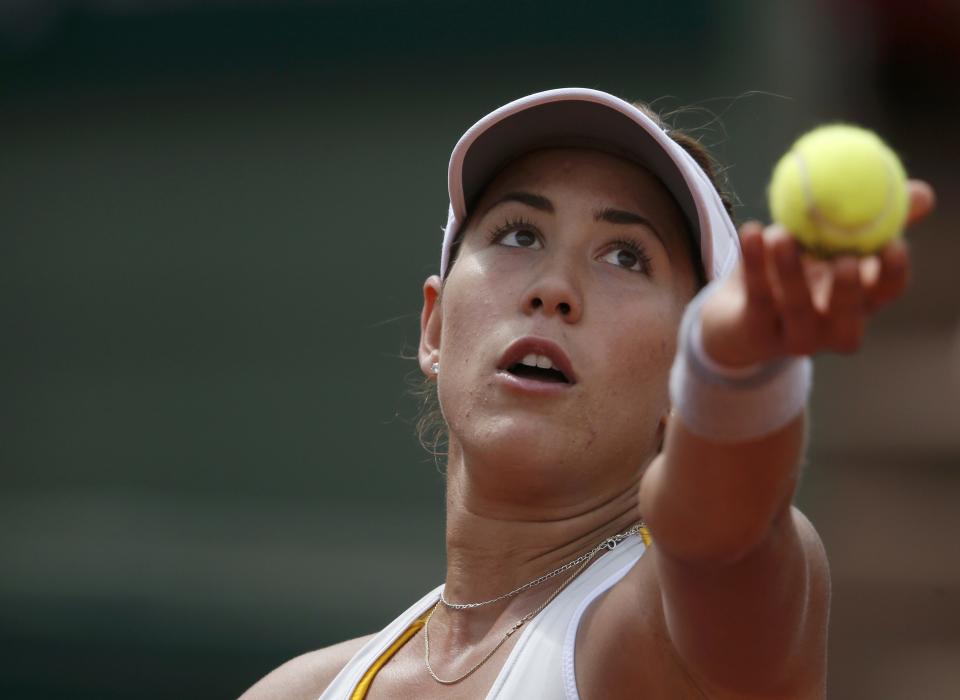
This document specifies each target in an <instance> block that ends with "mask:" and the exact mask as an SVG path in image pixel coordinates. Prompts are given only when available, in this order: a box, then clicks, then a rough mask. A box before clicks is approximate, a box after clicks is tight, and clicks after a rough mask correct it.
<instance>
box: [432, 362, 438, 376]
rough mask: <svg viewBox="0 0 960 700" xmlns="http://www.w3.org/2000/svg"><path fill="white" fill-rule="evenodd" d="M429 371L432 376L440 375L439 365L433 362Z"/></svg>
mask: <svg viewBox="0 0 960 700" xmlns="http://www.w3.org/2000/svg"><path fill="white" fill-rule="evenodd" d="M430 371H431V372H433V373H434V374H440V363H439V362H434V363H433V364H432V365H430Z"/></svg>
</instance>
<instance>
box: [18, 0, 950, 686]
mask: <svg viewBox="0 0 960 700" xmlns="http://www.w3.org/2000/svg"><path fill="white" fill-rule="evenodd" d="M958 7H960V6H958V3H956V2H953V1H952V0H914V1H913V2H910V3H902V2H897V1H896V0H888V1H886V2H881V1H879V0H876V1H870V0H845V1H834V2H829V1H827V0H813V1H806V2H804V1H802V0H798V1H796V2H783V1H778V0H771V1H769V2H764V1H761V0H757V1H756V2H748V1H747V0H726V1H724V2H719V1H718V2H706V1H705V0H699V1H698V0H686V1H676V2H665V1H664V2H660V1H651V2H643V3H638V2H599V1H598V2H593V3H589V4H588V3H584V2H574V1H567V0H554V1H553V2H542V3H537V2H530V1H523V0H512V2H511V1H507V0H488V1H487V2H484V3H474V2H469V3H468V2H460V1H457V0H447V1H446V2H440V1H439V0H425V1H422V2H399V1H396V0H317V1H315V2H294V1H292V0H274V1H272V2H268V1H267V0H260V1H257V0H248V1H246V2H228V1H227V0H179V1H174V0H166V1H163V0H0V285H2V294H0V322H2V336H0V378H2V379H0V387H2V394H0V396H2V398H0V410H2V416H0V418H2V439H0V470H2V471H0V696H2V697H3V698H67V697H69V698H73V699H81V698H104V699H108V698H126V697H137V698H144V699H149V698H169V697H179V698H214V697H222V698H229V697H234V696H236V695H238V694H239V693H240V692H242V691H243V690H244V689H245V688H246V687H247V686H249V685H250V684H251V683H253V682H254V681H255V680H256V679H257V678H259V677H260V676H262V675H263V674H264V673H266V672H267V671H268V670H270V669H271V668H273V667H274V666H276V665H277V664H279V663H280V662H282V661H283V660H285V659H288V658H290V657H291V656H293V655H296V654H298V653H301V652H304V651H307V650H310V649H314V648H317V647H321V646H324V645H327V644H330V643H332V642H335V641H339V640H342V639H345V638H347V637H353V636H357V635H360V634H365V633H368V632H371V631H374V630H376V629H378V628H379V627H380V626H382V625H383V624H384V623H385V622H387V621H388V620H389V619H392V617H393V616H395V615H396V614H397V613H398V612H399V611H400V610H402V609H403V608H405V607H406V606H407V605H408V604H409V603H410V602H411V601H412V600H414V599H415V598H417V597H419V595H421V594H422V593H423V592H424V591H426V590H427V589H428V588H429V587H432V586H433V585H435V584H436V583H438V582H439V581H440V579H441V577H442V572H443V536H442V523H443V508H442V493H443V480H442V476H441V475H440V473H439V472H438V469H437V467H436V465H435V464H434V462H433V460H432V458H431V457H430V456H429V455H427V454H426V453H425V452H424V451H423V450H422V449H421V448H420V447H419V445H418V444H417V442H416V439H415V438H414V435H413V426H412V422H413V418H414V416H415V414H416V402H415V401H414V400H413V399H411V398H409V396H408V395H407V394H406V392H407V389H408V375H409V374H410V373H411V372H414V370H415V365H414V363H413V362H412V361H411V360H410V359H408V358H409V356H410V355H411V353H412V352H413V350H414V348H415V346H416V341H417V327H418V326H417V313H418V311H419V304H420V284H421V282H422V280H423V278H424V277H426V276H427V275H428V274H430V273H432V272H433V271H435V269H436V267H437V265H438V257H439V243H440V233H441V231H440V226H441V225H442V224H443V223H444V221H445V211H446V204H447V197H446V183H445V170H446V163H447V158H448V156H449V152H450V149H451V148H452V146H453V144H454V143H455V141H456V140H457V138H458V137H459V136H460V134H461V133H462V131H463V130H464V129H465V128H466V127H467V126H469V125H470V124H472V123H473V122H474V121H475V120H476V119H477V118H479V117H480V116H482V115H483V114H485V113H486V112H487V111H489V110H490V109H492V108H494V107H496V106H498V105H500V104H502V103H503V102H505V101H507V100H509V99H512V98H515V97H518V96H520V95H523V94H526V93H528V92H532V91H536V90H541V89H547V88H552V87H560V86H564V85H580V86H586V87H595V88H600V89H605V90H608V91H611V92H614V93H617V94H619V95H621V96H623V97H626V98H629V99H646V100H656V104H655V106H656V107H658V108H659V109H661V110H664V111H670V110H673V109H676V108H678V107H681V106H693V107H694V108H695V109H692V110H688V111H687V112H685V113H684V114H682V115H681V116H680V117H679V121H680V122H681V124H682V125H684V126H687V127H690V128H694V129H697V131H696V133H697V134H698V135H699V136H700V137H701V138H702V140H703V141H704V142H705V143H707V144H708V145H711V146H713V147H714V148H715V150H716V153H717V154H718V156H719V157H720V159H721V160H722V161H723V162H724V163H725V164H726V165H727V167H728V170H727V174H728V176H729V179H730V181H731V183H732V185H733V186H734V188H735V189H736V190H737V192H738V194H739V197H740V206H739V207H738V217H739V219H740V220H742V219H744V218H747V217H749V216H759V217H765V216H766V208H765V204H764V199H765V197H764V186H765V182H766V178H767V176H768V173H769V171H770V169H771V166H772V164H773V162H774V160H775V159H776V157H777V156H778V155H779V154H780V152H782V151H783V150H784V149H785V148H786V147H787V146H788V145H789V143H790V141H791V140H792V139H793V138H794V137H795V136H797V135H798V134H799V133H800V132H802V131H804V130H806V129H808V128H810V127H811V126H813V125H814V124H816V123H818V122H821V121H824V120H835V119H843V120H854V121H859V122H863V123H865V124H867V125H869V126H872V127H873V128H875V129H877V130H878V131H880V133H881V134H882V135H884V136H885V137H886V138H888V139H889V140H890V141H891V143H892V144H893V145H894V146H895V147H896V148H897V149H898V150H899V151H900V152H901V154H902V155H903V158H904V160H905V162H906V165H907V167H908V169H909V170H910V171H911V173H913V174H915V175H917V176H923V177H925V178H927V179H929V180H931V181H932V182H933V183H934V184H935V185H936V187H937V188H938V192H939V195H940V206H939V210H938V212H937V215H936V217H935V218H934V219H932V220H930V221H929V222H927V223H924V224H923V225H922V226H920V227H918V228H917V229H916V230H915V231H914V233H913V234H912V237H913V239H914V243H913V252H914V255H915V263H916V271H915V280H914V284H913V286H912V288H911V291H910V292H909V294H908V295H907V296H906V298H904V299H903V300H902V301H901V302H900V303H899V304H898V305H897V306H896V307H894V308H891V309H889V310H887V311H884V312H882V313H881V315H880V317H879V318H878V319H877V320H876V322H875V323H874V324H873V326H872V327H871V330H870V337H869V341H868V343H867V344H866V346H865V347H864V349H863V350H862V352H861V353H860V354H859V355H858V356H857V357H856V358H852V359H851V358H839V357H825V358H821V359H818V361H817V372H818V380H817V384H816V390H815V399H814V408H813V431H812V453H811V456H810V460H809V462H810V463H809V466H808V467H807V472H806V475H805V478H804V482H803V485H802V488H801V492H800V494H799V502H800V505H801V507H802V508H804V510H805V511H807V512H808V513H809V514H810V515H811V517H812V518H813V520H814V522H815V523H816V524H817V526H818V528H819V530H820V532H821V534H822V536H823V538H824V541H825V543H826V546H827V549H828V552H829V554H830V557H831V562H832V566H833V576H834V607H833V614H832V617H833V620H832V626H831V647H830V657H831V658H830V688H831V697H834V698H865V697H869V698H878V699H879V698H884V699H901V698H902V699H907V698H910V699H914V700H916V699H922V698H938V699H939V698H953V697H960V560H958V557H957V555H956V545H955V544H953V541H954V539H955V536H956V533H957V531H958V526H960V511H958V507H957V504H958V502H960V476H958V467H960V325H958V323H960V288H958V282H957V273H956V269H957V261H958V258H960V237H958V232H957V224H958V222H960V211H958V200H957V194H958V190H960V178H958V175H957V166H956V154H957V153H958V150H957V147H958V145H960V138H958V135H957V131H956V125H957V122H958V116H960V113H958V111H957V110H956V107H955V100H956V96H955V92H956V80H957V75H958V71H960V9H958ZM414 374H415V373H414ZM385 571H392V572H394V575H392V576H391V577H390V578H389V579H387V578H384V572H385Z"/></svg>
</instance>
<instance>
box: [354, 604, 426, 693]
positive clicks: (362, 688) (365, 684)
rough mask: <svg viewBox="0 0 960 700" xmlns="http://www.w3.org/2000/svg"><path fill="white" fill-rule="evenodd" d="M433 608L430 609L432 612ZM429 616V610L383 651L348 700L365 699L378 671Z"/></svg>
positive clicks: (418, 629)
mask: <svg viewBox="0 0 960 700" xmlns="http://www.w3.org/2000/svg"><path fill="white" fill-rule="evenodd" d="M432 609H433V608H431V610H432ZM429 614H430V610H427V611H426V612H425V613H423V615H421V616H420V617H418V618H417V619H416V620H414V621H413V622H412V623H411V624H410V626H409V627H407V629H406V631H405V632H404V633H403V634H401V635H400V636H399V637H397V639H396V641H395V642H394V643H393V644H391V645H390V646H389V647H387V650H386V651H384V652H383V653H382V654H380V656H378V657H377V660H376V661H374V662H373V664H372V665H371V666H370V668H368V669H367V672H366V673H364V674H363V678H361V679H360V682H359V683H357V687H356V688H354V689H353V692H352V693H350V700H363V699H364V698H365V697H367V693H368V692H369V691H370V684H371V683H373V679H374V678H376V677H377V673H379V672H380V669H381V668H383V667H384V665H385V664H386V663H387V662H388V661H389V660H390V659H392V658H393V655H394V654H396V653H397V652H398V651H400V649H401V648H402V647H403V645H404V644H406V643H407V642H409V641H410V638H411V637H413V635H415V634H416V633H417V632H419V631H420V629H421V628H422V627H423V625H424V624H425V623H426V621H427V616H428V615H429Z"/></svg>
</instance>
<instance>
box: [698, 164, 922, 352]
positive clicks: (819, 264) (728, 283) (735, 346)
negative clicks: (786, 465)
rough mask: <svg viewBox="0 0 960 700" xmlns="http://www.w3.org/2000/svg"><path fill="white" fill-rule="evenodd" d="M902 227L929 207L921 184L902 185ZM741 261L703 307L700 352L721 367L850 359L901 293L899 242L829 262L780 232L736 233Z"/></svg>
mask: <svg viewBox="0 0 960 700" xmlns="http://www.w3.org/2000/svg"><path fill="white" fill-rule="evenodd" d="M908 186H909V194H910V213H909V215H908V217H907V224H908V225H909V224H914V223H916V222H917V221H919V220H921V219H923V218H924V217H925V216H927V215H928V214H929V213H930V212H931V211H932V210H933V205H934V200H935V196H934V191H933V188H932V187H931V186H930V185H929V184H927V183H926V182H922V181H920V180H911V181H910V182H909V183H908ZM740 242H741V246H742V248H743V258H742V259H741V260H740V262H739V263H738V265H737V268H736V269H735V270H734V272H733V273H732V274H731V275H730V277H728V278H727V279H726V280H724V282H722V283H721V286H720V288H719V289H718V290H717V291H716V292H715V293H714V294H712V295H711V296H710V298H709V299H708V300H707V301H706V302H705V303H704V305H703V311H702V314H703V336H702V337H703V346H704V350H705V351H706V353H707V355H708V356H710V357H711V358H712V359H714V360H715V361H716V362H718V363H720V364H722V365H726V366H728V367H744V366H747V365H751V364H754V363H758V362H767V361H770V360H774V359H777V358H780V357H784V356H786V355H811V354H813V353H815V352H819V351H821V350H833V351H836V352H845V353H848V352H853V351H855V350H856V349H857V348H859V346H860V343H861V341H862V339H863V333H864V329H865V327H866V322H867V319H868V318H869V317H870V315H871V314H873V313H874V312H875V311H876V310H877V309H879V308H881V307H883V306H885V305H887V304H889V303H890V302H892V301H893V300H895V299H897V298H898V297H899V296H900V295H901V294H903V292H904V290H905V289H906V287H907V282H908V280H909V277H910V256H909V253H908V250H907V243H906V241H905V240H903V239H898V240H896V241H893V242H892V243H890V244H889V245H887V246H886V247H885V248H883V249H882V250H880V251H879V252H877V253H875V254H873V255H868V256H863V257H858V256H854V255H842V256H838V257H836V258H832V259H830V260H824V259H818V258H815V257H813V256H811V255H810V254H808V253H806V252H805V251H804V250H803V248H802V247H801V246H800V244H799V243H798V242H797V241H796V240H795V239H794V238H793V237H792V236H790V234H789V233H787V232H786V231H785V230H784V229H783V228H782V227H781V226H778V225H771V226H768V227H766V228H765V229H764V228H763V226H762V224H760V223H759V222H756V221H751V222H747V223H745V224H744V225H743V226H741V227H740Z"/></svg>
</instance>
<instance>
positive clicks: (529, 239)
mask: <svg viewBox="0 0 960 700" xmlns="http://www.w3.org/2000/svg"><path fill="white" fill-rule="evenodd" d="M500 243H501V244H503V245H505V246H508V247H510V248H540V247H541V246H540V242H539V241H538V240H537V234H535V233H534V232H533V231H528V230H526V229H520V230H519V231H510V232H509V233H507V234H505V235H504V236H503V237H502V238H501V239H500Z"/></svg>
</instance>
